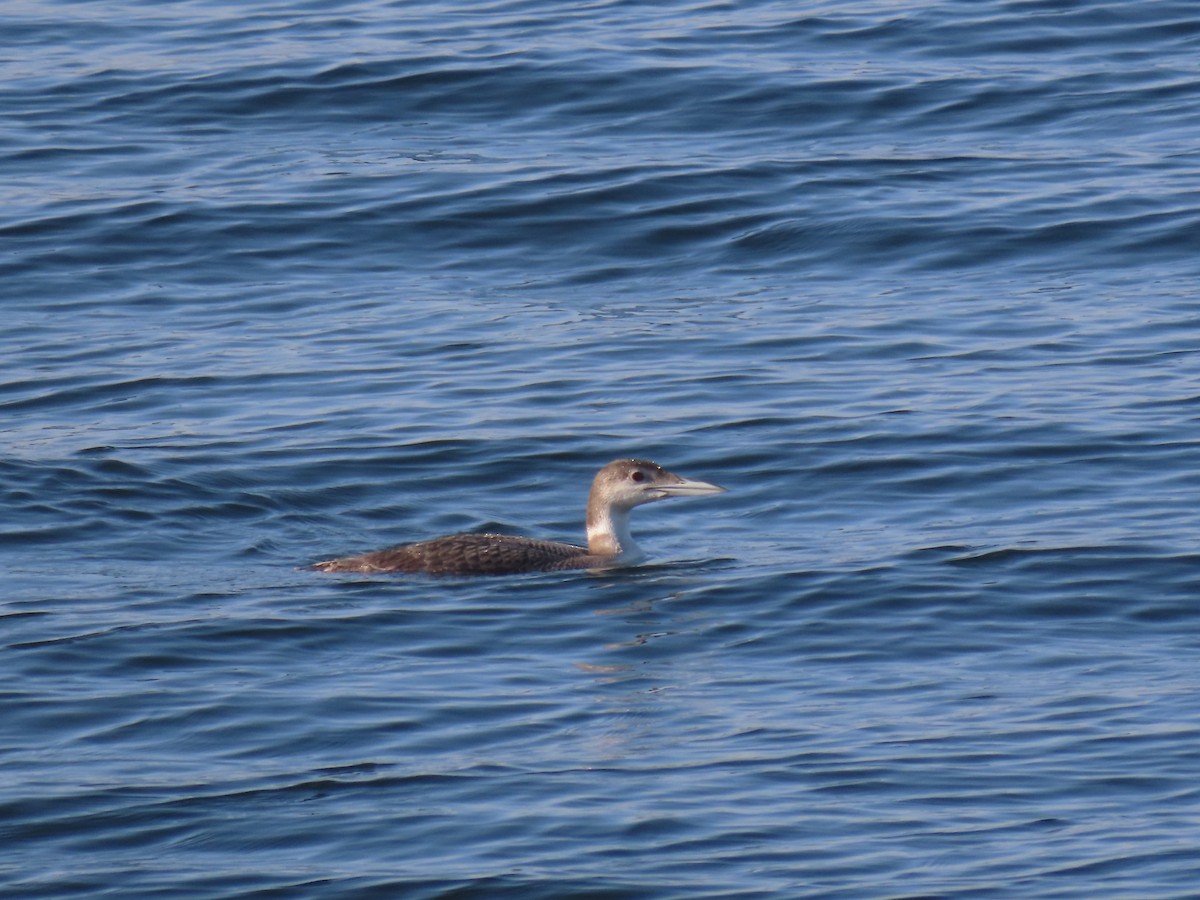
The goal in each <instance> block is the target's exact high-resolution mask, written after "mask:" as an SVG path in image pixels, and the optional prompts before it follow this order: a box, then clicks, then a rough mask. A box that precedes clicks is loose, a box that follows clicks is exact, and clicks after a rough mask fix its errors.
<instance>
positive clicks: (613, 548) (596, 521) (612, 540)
mask: <svg viewBox="0 0 1200 900" xmlns="http://www.w3.org/2000/svg"><path fill="white" fill-rule="evenodd" d="M587 537H588V550H589V552H591V553H594V554H598V555H605V556H615V557H616V558H617V559H618V560H620V561H621V562H623V563H628V562H636V561H637V560H639V559H642V558H643V556H644V555H645V554H643V553H642V548H641V547H639V546H638V545H637V544H636V543H635V542H634V540H633V535H631V534H630V533H629V510H627V509H612V508H609V509H605V510H602V511H601V512H600V513H599V514H597V515H596V516H594V517H593V516H589V517H588V524H587Z"/></svg>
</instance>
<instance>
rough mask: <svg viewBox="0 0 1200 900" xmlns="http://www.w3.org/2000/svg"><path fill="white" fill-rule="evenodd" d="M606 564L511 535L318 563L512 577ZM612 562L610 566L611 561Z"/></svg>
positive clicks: (582, 551) (570, 548)
mask: <svg viewBox="0 0 1200 900" xmlns="http://www.w3.org/2000/svg"><path fill="white" fill-rule="evenodd" d="M604 562H605V560H604V559H602V558H600V557H593V556H590V555H589V554H588V551H587V548H585V547H577V546H575V545H574V544H563V543H559V542H558V541H539V540H536V539H534V538H527V537H519V536H516V535H510V534H452V535H448V536H447V537H441V538H434V539H433V540H430V541H420V542H418V543H415V544H404V545H403V546H400V547H391V548H388V549H386V550H375V551H372V552H370V553H363V554H360V555H359V556H347V557H343V558H342V559H331V560H326V561H325V562H319V563H317V564H316V565H314V566H312V568H314V569H317V570H318V571H321V572H426V573H428V574H430V575H513V574H516V573H518V572H550V571H554V570H556V569H587V568H592V567H594V566H598V565H602V564H604ZM610 562H611V561H610Z"/></svg>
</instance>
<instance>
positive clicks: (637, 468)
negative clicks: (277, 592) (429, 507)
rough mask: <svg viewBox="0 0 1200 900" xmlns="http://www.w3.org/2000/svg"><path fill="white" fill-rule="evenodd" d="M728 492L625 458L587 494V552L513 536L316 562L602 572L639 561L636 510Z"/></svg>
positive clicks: (449, 571)
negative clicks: (632, 527)
mask: <svg viewBox="0 0 1200 900" xmlns="http://www.w3.org/2000/svg"><path fill="white" fill-rule="evenodd" d="M722 491H724V488H720V487H717V486H716V485H715V484H709V483H708V482H705V481H691V480H688V479H686V478H681V477H680V476H678V475H675V474H674V473H672V472H668V471H667V470H666V469H664V468H663V467H662V466H660V465H657V464H656V463H652V462H649V461H648V460H644V459H619V460H616V461H614V462H611V463H609V464H608V465H607V466H605V467H604V468H603V469H601V470H600V471H599V472H598V473H597V474H596V477H595V479H594V480H593V482H592V489H591V492H590V493H589V494H588V509H587V531H588V546H587V547H580V546H577V545H575V544H564V543H559V542H557V541H541V540H537V539H535V538H527V537H519V536H517V535H508V534H452V535H448V536H446V537H440V538H434V539H433V540H429V541H420V542H418V543H415V544H404V545H403V546H400V547H392V548H390V549H387V550H375V551H372V552H370V553H363V554H360V555H357V556H346V557H342V558H340V559H330V560H326V561H325V562H319V563H316V564H315V565H313V566H310V567H309V568H312V569H316V570H318V571H321V572H365V573H372V572H424V573H426V574H429V575H513V574H517V573H519V572H550V571H555V570H558V569H596V568H602V567H604V566H612V565H620V564H624V563H630V562H636V561H637V560H638V559H640V558H641V551H640V549H639V548H638V546H637V545H636V544H635V543H634V542H633V538H632V537H631V536H630V534H629V512H630V510H632V509H633V508H634V507H635V506H641V505H642V504H644V503H651V502H653V501H655V500H663V499H665V498H667V497H682V496H701V495H704V494H717V493H721V492H722Z"/></svg>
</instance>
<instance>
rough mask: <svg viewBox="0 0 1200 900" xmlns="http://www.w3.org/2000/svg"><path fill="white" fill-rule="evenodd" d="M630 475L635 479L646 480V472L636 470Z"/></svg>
mask: <svg viewBox="0 0 1200 900" xmlns="http://www.w3.org/2000/svg"><path fill="white" fill-rule="evenodd" d="M629 477H630V478H632V479H633V480H634V481H645V480H646V473H645V472H640V471H635V472H631V473H630V475H629Z"/></svg>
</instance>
